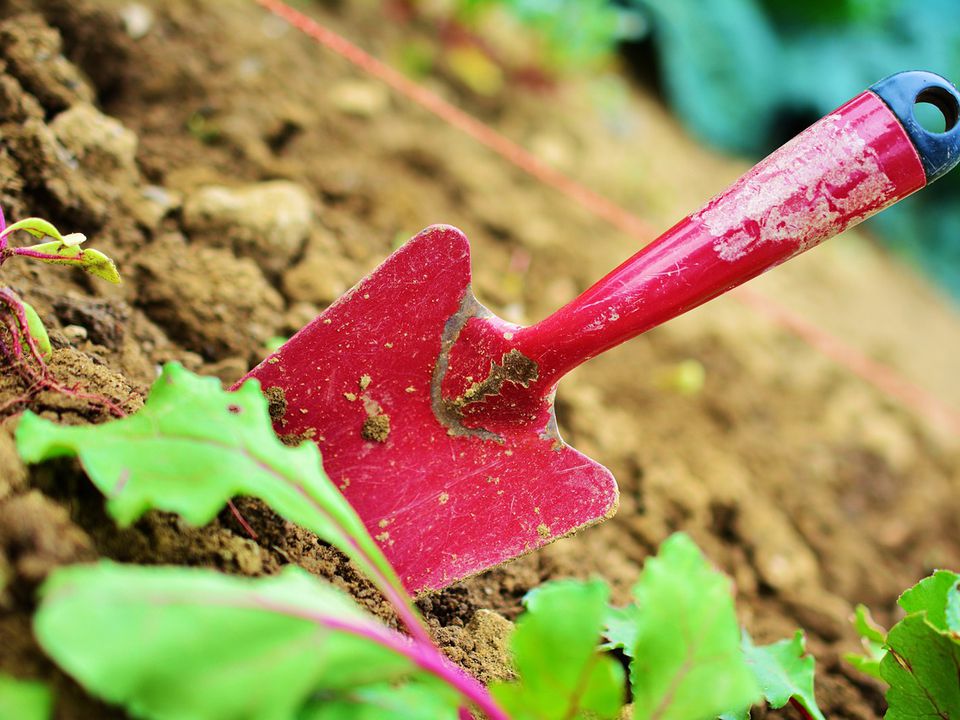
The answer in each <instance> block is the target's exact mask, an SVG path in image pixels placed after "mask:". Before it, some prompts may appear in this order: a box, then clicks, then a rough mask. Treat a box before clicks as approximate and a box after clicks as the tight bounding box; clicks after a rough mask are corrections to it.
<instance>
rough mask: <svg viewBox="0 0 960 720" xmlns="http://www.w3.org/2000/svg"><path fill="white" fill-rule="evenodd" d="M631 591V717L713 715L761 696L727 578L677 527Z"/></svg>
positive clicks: (680, 719)
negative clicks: (635, 608)
mask: <svg viewBox="0 0 960 720" xmlns="http://www.w3.org/2000/svg"><path fill="white" fill-rule="evenodd" d="M634 596H635V597H636V599H637V605H638V606H639V608H640V612H638V613H637V615H636V627H635V636H634V639H635V644H634V648H633V652H632V653H631V655H632V657H633V661H632V663H631V671H630V680H631V684H632V687H633V717H634V718H635V720H652V719H654V718H656V719H657V720H690V718H707V717H717V716H718V715H720V714H721V713H723V712H726V711H728V710H729V709H730V708H746V707H749V706H751V705H753V704H754V703H755V702H757V701H758V700H760V688H759V687H758V684H757V681H756V679H755V678H754V674H753V672H752V671H751V669H750V667H749V666H748V665H747V662H746V660H745V657H744V653H743V651H742V650H741V647H740V629H739V627H738V625H737V617H736V614H735V613H734V609H733V597H732V595H731V589H730V581H729V580H728V579H727V578H726V577H725V576H724V575H722V574H721V573H719V572H718V571H716V570H714V569H713V568H711V567H710V565H709V564H708V562H707V560H706V559H705V558H704V556H703V554H702V553H701V552H700V550H699V549H698V548H697V546H696V545H695V544H694V542H693V541H692V540H691V539H690V538H689V537H688V536H686V535H683V534H676V535H673V536H672V537H670V538H668V539H667V540H666V541H665V542H664V543H663V544H662V545H661V546H660V551H659V553H658V554H657V556H656V557H653V558H649V559H648V560H647V561H646V564H645V565H644V569H643V573H642V574H641V576H640V580H639V581H638V583H637V585H636V587H635V588H634Z"/></svg>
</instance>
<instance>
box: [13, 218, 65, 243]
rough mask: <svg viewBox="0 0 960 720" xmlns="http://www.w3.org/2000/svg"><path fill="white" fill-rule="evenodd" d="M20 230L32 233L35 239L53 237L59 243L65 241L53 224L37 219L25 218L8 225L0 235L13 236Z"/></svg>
mask: <svg viewBox="0 0 960 720" xmlns="http://www.w3.org/2000/svg"><path fill="white" fill-rule="evenodd" d="M19 230H22V231H24V232H26V233H30V234H31V235H33V236H34V237H35V238H40V239H41V240H42V239H43V238H45V237H52V238H53V239H54V240H58V241H60V240H63V235H61V234H60V231H59V230H57V228H56V226H55V225H54V224H53V223H51V222H48V221H47V220H44V219H43V218H36V217H30V218H24V219H23V220H18V221H17V222H15V223H13V224H12V225H7V227H6V228H5V229H4V230H3V232H2V233H0V236H5V235H12V234H13V233H15V232H17V231H19Z"/></svg>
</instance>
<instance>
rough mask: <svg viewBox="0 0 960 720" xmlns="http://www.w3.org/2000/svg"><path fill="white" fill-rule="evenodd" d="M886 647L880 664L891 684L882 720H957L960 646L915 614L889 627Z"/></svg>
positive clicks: (958, 712) (959, 715)
mask: <svg viewBox="0 0 960 720" xmlns="http://www.w3.org/2000/svg"><path fill="white" fill-rule="evenodd" d="M887 647H888V648H889V652H888V653H887V655H886V656H885V657H884V658H883V660H882V661H881V663H880V672H881V674H882V677H883V679H884V680H885V681H886V682H887V683H889V685H890V688H889V689H888V690H887V706H888V709H887V713H886V715H884V720H918V719H919V718H960V683H958V682H957V668H960V644H957V642H955V641H954V640H953V639H952V638H951V637H950V636H949V635H947V634H944V633H942V632H940V631H939V630H938V629H937V628H936V627H935V626H934V625H932V624H931V623H930V622H928V621H927V620H926V619H925V617H924V613H922V612H918V613H914V614H912V615H908V616H907V617H905V618H904V619H903V620H901V621H900V622H898V623H897V624H896V625H894V626H893V628H891V630H890V632H889V633H888V634H887Z"/></svg>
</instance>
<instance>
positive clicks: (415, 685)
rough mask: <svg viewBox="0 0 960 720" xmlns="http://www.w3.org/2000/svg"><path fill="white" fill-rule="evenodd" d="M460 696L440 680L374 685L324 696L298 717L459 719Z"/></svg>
mask: <svg viewBox="0 0 960 720" xmlns="http://www.w3.org/2000/svg"><path fill="white" fill-rule="evenodd" d="M456 708H457V696H456V695H451V693H450V689H449V687H446V686H444V685H441V684H440V683H438V682H432V683H431V682H429V681H421V682H409V683H406V684H403V685H374V686H370V687H365V688H356V689H351V690H347V691H346V692H343V693H338V694H333V693H331V694H328V696H321V697H319V698H318V699H317V700H316V701H315V702H312V703H311V704H310V705H308V706H307V707H305V708H304V709H303V710H301V711H300V713H299V714H298V715H297V720H384V719H385V718H389V720H457V718H458V714H457V709H456Z"/></svg>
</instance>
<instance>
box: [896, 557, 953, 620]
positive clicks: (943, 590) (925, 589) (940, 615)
mask: <svg viewBox="0 0 960 720" xmlns="http://www.w3.org/2000/svg"><path fill="white" fill-rule="evenodd" d="M958 580H960V575H957V574H956V573H952V572H950V571H948V570H937V571H936V572H935V573H934V574H933V575H931V576H930V577H926V578H924V579H923V580H921V581H920V582H918V583H917V584H916V585H914V586H913V587H912V588H910V589H909V590H907V591H906V592H904V593H903V595H901V596H900V599H899V600H897V604H898V605H899V606H900V607H902V608H903V609H904V610H905V611H906V613H907V614H908V615H910V614H911V613H916V612H923V613H926V617H927V622H928V623H930V624H931V625H933V627H935V628H936V629H937V630H940V631H941V632H948V631H949V630H950V628H949V626H948V625H947V596H948V595H949V593H950V590H951V589H952V588H953V587H954V586H955V585H956V584H957V581H958Z"/></svg>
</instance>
